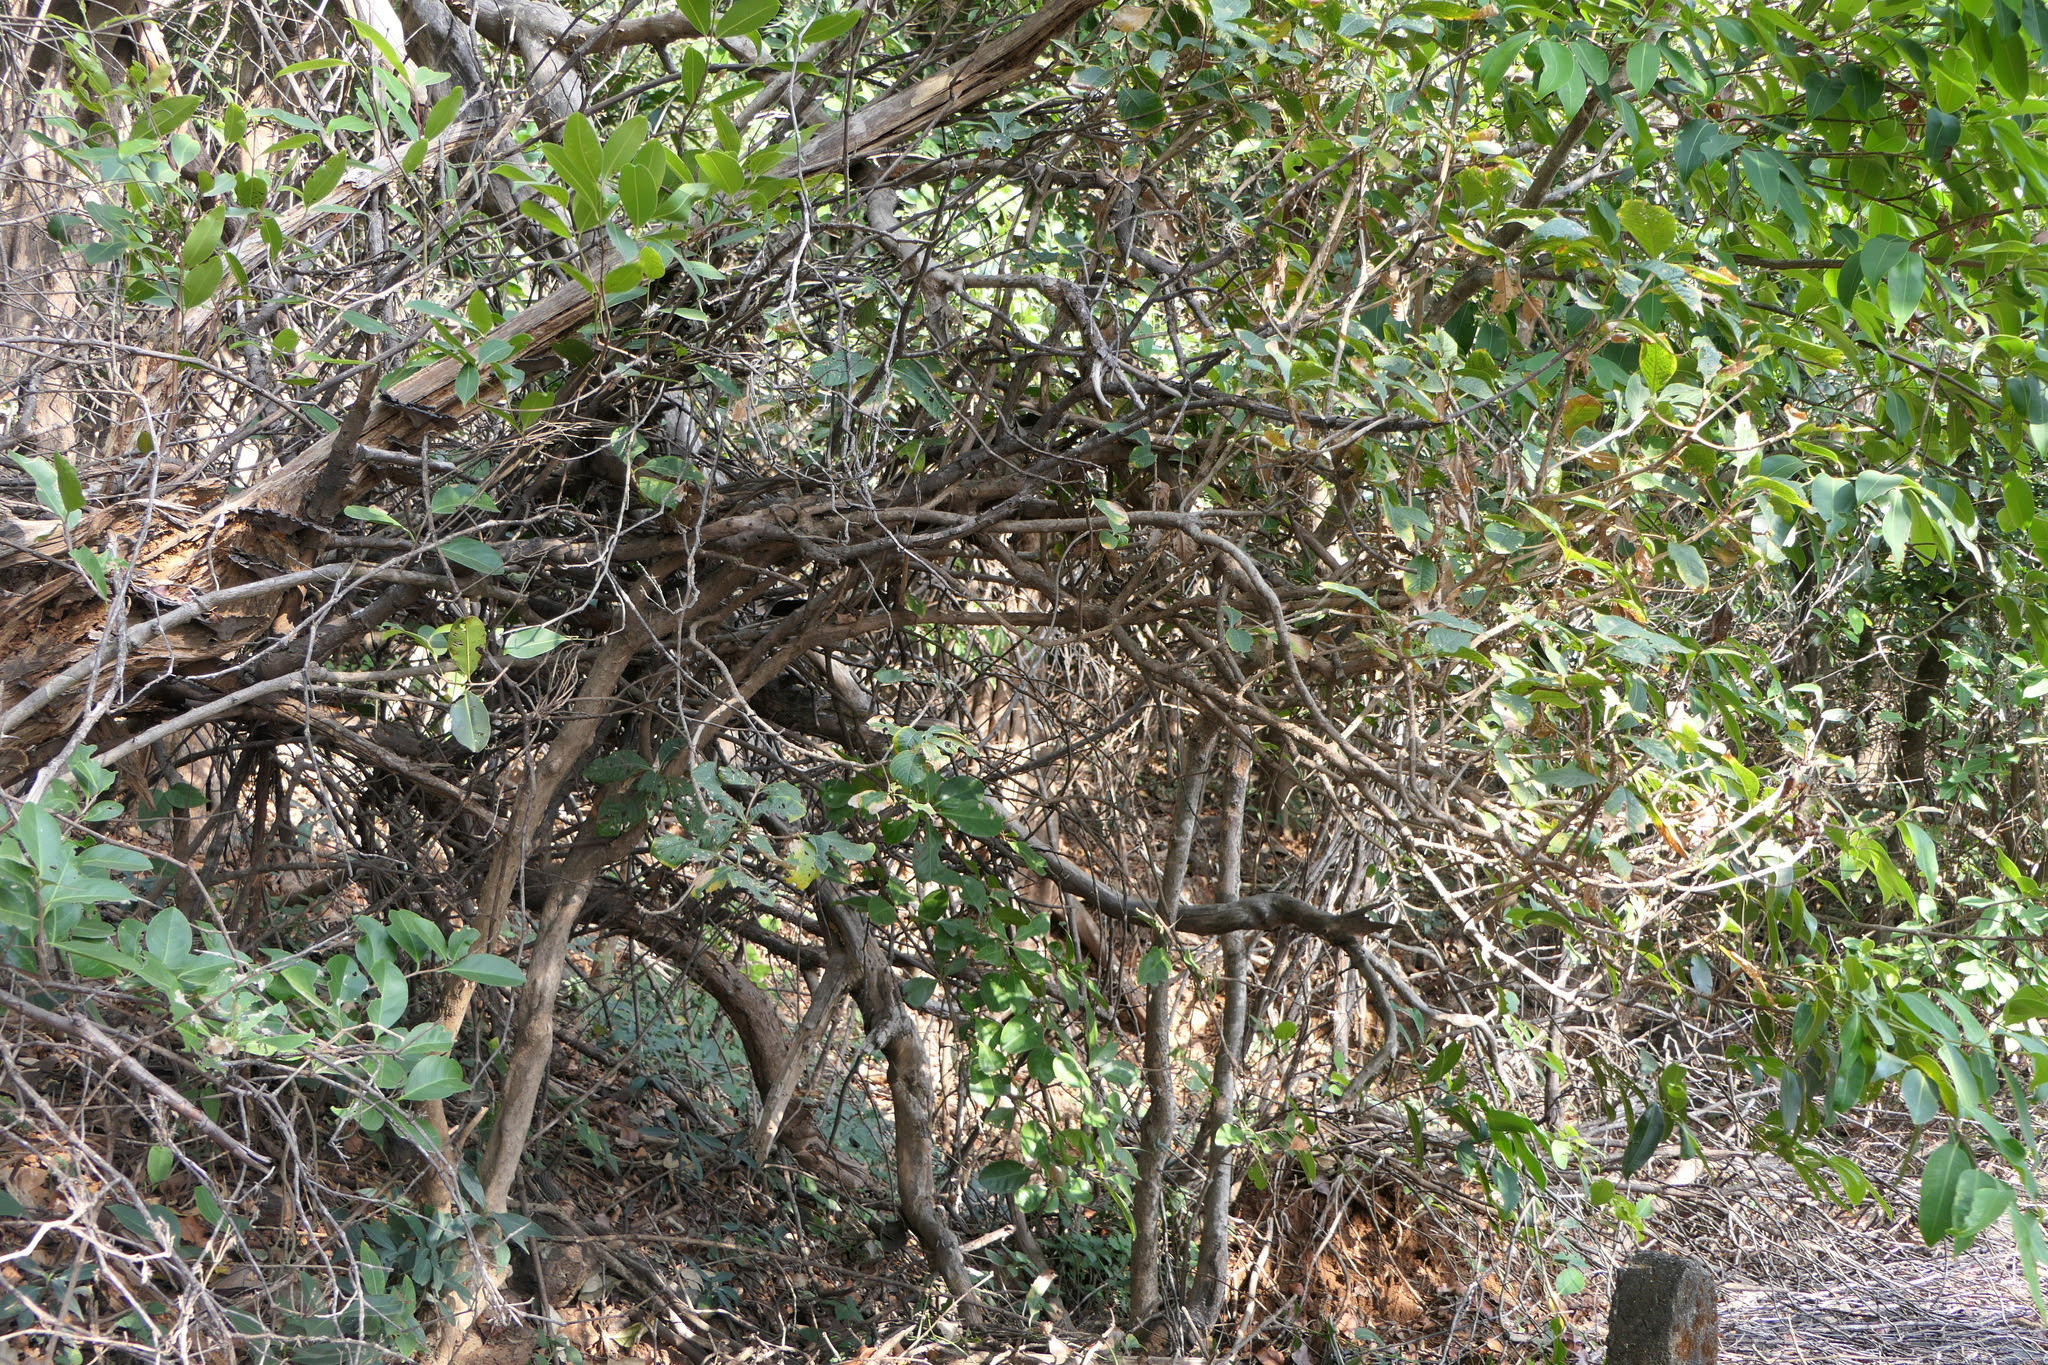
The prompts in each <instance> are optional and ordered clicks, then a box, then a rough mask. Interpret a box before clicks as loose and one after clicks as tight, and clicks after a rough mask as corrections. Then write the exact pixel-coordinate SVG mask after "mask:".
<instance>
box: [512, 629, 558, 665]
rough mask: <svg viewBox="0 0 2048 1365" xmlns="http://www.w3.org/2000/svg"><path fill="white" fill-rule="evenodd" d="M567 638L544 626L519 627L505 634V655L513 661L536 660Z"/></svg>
mask: <svg viewBox="0 0 2048 1365" xmlns="http://www.w3.org/2000/svg"><path fill="white" fill-rule="evenodd" d="M567 638H568V637H567V636H565V635H560V634H557V633H556V632H555V631H552V630H549V629H548V628H547V627H546V626H520V627H519V628H518V629H517V630H508V631H506V632H505V653H507V654H508V655H510V656H511V657H513V658H515V659H537V658H539V657H540V656H541V655H543V654H546V653H549V652H550V651H552V650H553V649H554V648H555V647H556V646H557V645H559V644H561V643H562V641H563V640H565V639H567Z"/></svg>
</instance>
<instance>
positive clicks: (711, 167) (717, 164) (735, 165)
mask: <svg viewBox="0 0 2048 1365" xmlns="http://www.w3.org/2000/svg"><path fill="white" fill-rule="evenodd" d="M697 174H698V175H700V176H702V177H703V178H704V182H705V183H706V184H708V185H710V186H711V188H713V189H715V190H722V191H723V192H725V193H726V194H739V193H741V192H742V191H744V190H745V189H746V188H747V178H746V176H745V175H744V174H742V173H741V171H740V163H739V161H738V160H737V159H736V158H734V157H733V155H732V154H731V153H730V152H717V151H702V152H699V153H697Z"/></svg>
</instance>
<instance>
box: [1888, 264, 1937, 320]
mask: <svg viewBox="0 0 2048 1365" xmlns="http://www.w3.org/2000/svg"><path fill="white" fill-rule="evenodd" d="M1885 292H1886V294H1887V295H1889V296H1890V300H1891V315H1892V321H1893V322H1894V323H1896V324H1897V325H1898V326H1900V327H1904V326H1905V325H1906V324H1907V323H1908V322H1911V321H1912V320H1913V314H1915V313H1916V312H1918V311H1919V310H1920V299H1921V296H1922V295H1924V294H1925V293H1926V292H1927V262H1926V261H1924V260H1922V259H1921V258H1920V257H1919V256H1918V255H1916V254H1915V253H1913V252H1910V251H1909V252H1907V253H1906V254H1905V255H1904V256H1902V257H1900V258H1899V262H1898V264H1897V265H1894V266H1893V267H1892V268H1891V269H1890V270H1888V271H1886V272H1885Z"/></svg>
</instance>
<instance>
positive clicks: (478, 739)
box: [448, 692, 491, 754]
mask: <svg viewBox="0 0 2048 1365" xmlns="http://www.w3.org/2000/svg"><path fill="white" fill-rule="evenodd" d="M448 733H449V734H450V735H451V736H453V737H454V739H455V742H456V743H457V744H460V745H461V746H462V747H463V748H465V749H467V750H469V751H470V752H471V753H473V754H478V753H482V752H483V750H484V746H485V745H487V744H489V743H490V742H491V713H490V711H489V709H488V708H486V707H485V706H484V702H483V698H482V697H479V696H477V694H476V693H474V692H464V693H463V694H462V695H461V696H459V697H457V698H456V699H455V702H454V704H453V705H451V706H450V707H449V708H448Z"/></svg>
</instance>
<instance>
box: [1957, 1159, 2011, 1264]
mask: <svg viewBox="0 0 2048 1365" xmlns="http://www.w3.org/2000/svg"><path fill="white" fill-rule="evenodd" d="M2015 1202H2016V1197H2015V1195H2014V1193H2013V1188H2012V1186H2010V1185H2008V1184H2006V1183H2005V1182H2004V1181H2003V1180H2000V1179H1999V1178H1998V1177H1997V1176H1994V1175H1989V1174H1987V1173H1985V1172H1983V1171H1980V1170H1968V1171H1964V1172H1963V1173H1962V1174H1960V1175H1959V1176H1957V1177H1956V1206H1955V1212H1954V1214H1953V1215H1952V1217H1951V1219H1950V1222H1951V1224H1952V1228H1951V1231H1952V1232H1953V1233H1954V1235H1955V1239H1956V1245H1957V1247H1958V1248H1959V1249H1961V1250H1964V1251H1967V1250H1969V1248H1970V1243H1971V1242H1973V1241H1975V1240H1976V1239H1977V1236H1978V1234H1979V1233H1981V1232H1983V1231H1984V1230H1985V1229H1986V1228H1988V1227H1990V1226H1991V1225H1992V1224H1993V1223H1996V1222H1997V1221H1998V1220H1999V1219H2000V1218H2003V1217H2004V1216H2005V1211H2006V1210H2007V1209H2009V1208H2011V1207H2012V1206H2013V1204H2014V1203H2015Z"/></svg>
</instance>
